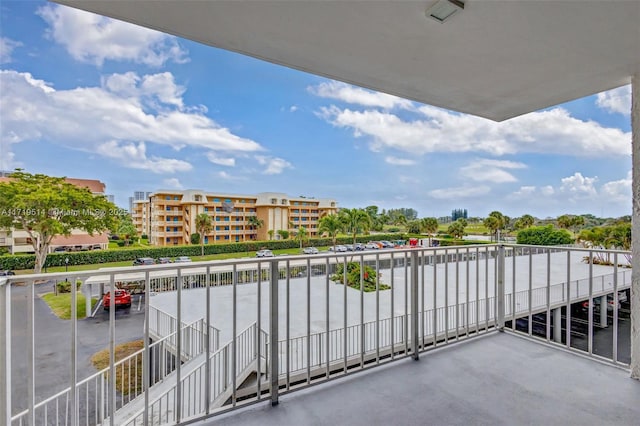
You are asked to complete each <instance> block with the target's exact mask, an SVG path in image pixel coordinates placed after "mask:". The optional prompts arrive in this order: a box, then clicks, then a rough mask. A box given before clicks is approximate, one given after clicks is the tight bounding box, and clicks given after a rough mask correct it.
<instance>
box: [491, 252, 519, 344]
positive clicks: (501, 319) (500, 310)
mask: <svg viewBox="0 0 640 426" xmlns="http://www.w3.org/2000/svg"><path fill="white" fill-rule="evenodd" d="M504 270H505V262H504V246H503V245H500V246H498V289H497V293H498V294H496V300H497V303H498V305H497V306H498V330H499V331H504V272H505V271H504ZM511 297H515V294H514V295H512V296H511Z"/></svg>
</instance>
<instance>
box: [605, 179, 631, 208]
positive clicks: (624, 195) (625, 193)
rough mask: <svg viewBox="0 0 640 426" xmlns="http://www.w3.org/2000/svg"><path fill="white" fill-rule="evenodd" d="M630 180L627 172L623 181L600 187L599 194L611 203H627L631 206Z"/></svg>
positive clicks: (608, 183)
mask: <svg viewBox="0 0 640 426" xmlns="http://www.w3.org/2000/svg"><path fill="white" fill-rule="evenodd" d="M631 180H632V178H631V172H629V173H628V174H627V177H626V178H624V179H620V180H615V181H611V182H607V183H605V184H604V185H602V188H601V193H602V195H603V196H604V197H606V198H608V199H609V200H610V201H612V202H629V204H631V197H632V196H631Z"/></svg>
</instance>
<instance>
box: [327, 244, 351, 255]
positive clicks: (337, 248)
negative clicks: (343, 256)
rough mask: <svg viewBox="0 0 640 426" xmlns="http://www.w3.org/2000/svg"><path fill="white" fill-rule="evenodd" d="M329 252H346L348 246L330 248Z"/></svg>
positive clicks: (340, 245)
mask: <svg viewBox="0 0 640 426" xmlns="http://www.w3.org/2000/svg"><path fill="white" fill-rule="evenodd" d="M329 251H335V252H336V253H342V252H346V251H347V246H343V245H342V244H339V245H337V246H335V247H329Z"/></svg>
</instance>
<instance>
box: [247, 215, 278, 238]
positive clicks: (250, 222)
mask: <svg viewBox="0 0 640 426" xmlns="http://www.w3.org/2000/svg"><path fill="white" fill-rule="evenodd" d="M247 226H249V228H251V229H254V230H258V229H260V228H262V227H263V226H264V220H262V219H259V218H258V216H249V218H248V219H247ZM267 232H270V234H269V239H270V240H272V239H273V230H272V229H270V230H269V231H267Z"/></svg>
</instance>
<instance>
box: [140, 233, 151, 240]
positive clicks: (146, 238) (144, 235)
mask: <svg viewBox="0 0 640 426" xmlns="http://www.w3.org/2000/svg"><path fill="white" fill-rule="evenodd" d="M140 238H142V239H143V240H148V239H149V236H148V235H147V234H142V235H140Z"/></svg>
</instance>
